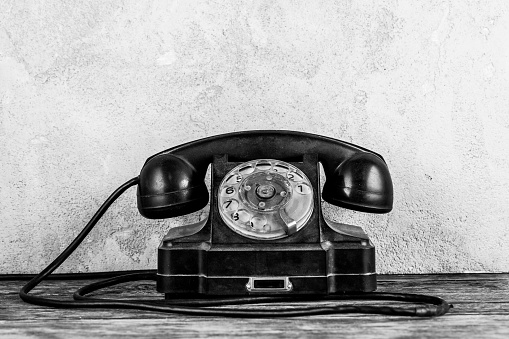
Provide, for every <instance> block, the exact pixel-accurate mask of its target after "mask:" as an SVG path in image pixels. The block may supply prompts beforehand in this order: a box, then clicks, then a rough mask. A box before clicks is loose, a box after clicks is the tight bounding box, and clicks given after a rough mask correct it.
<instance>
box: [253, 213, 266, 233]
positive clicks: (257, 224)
mask: <svg viewBox="0 0 509 339" xmlns="http://www.w3.org/2000/svg"><path fill="white" fill-rule="evenodd" d="M250 223H251V227H252V228H254V229H255V230H258V231H260V230H262V229H263V226H264V225H265V224H267V219H265V217H263V216H256V217H252V218H251V221H250Z"/></svg>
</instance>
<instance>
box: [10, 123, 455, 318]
mask: <svg viewBox="0 0 509 339" xmlns="http://www.w3.org/2000/svg"><path fill="white" fill-rule="evenodd" d="M210 164H212V182H211V187H212V192H211V194H209V192H208V190H207V186H206V185H205V175H206V172H207V168H208V166H209V165H210ZM319 164H321V165H322V166H323V169H324V172H325V176H326V181H325V183H324V185H323V192H322V196H321V197H322V198H323V199H324V200H325V201H327V202H329V203H330V204H333V205H336V206H339V207H343V208H348V209H352V210H356V211H362V212H368V213H387V212H390V211H391V209H392V204H393V187H392V181H391V177H390V174H389V170H388V168H387V165H386V163H385V161H384V159H383V158H382V156H380V155H379V154H376V153H374V152H372V151H369V150H367V149H365V148H362V147H359V146H356V145H353V144H350V143H347V142H343V141H339V140H335V139H332V138H328V137H324V136H319V135H313V134H308V133H302V132H293V131H245V132H237V133H230V134H223V135H218V136H213V137H209V138H205V139H201V140H197V141H192V142H189V143H186V144H183V145H180V146H176V147H173V148H170V149H168V150H165V151H163V152H160V153H158V154H155V155H154V156H152V157H150V158H148V159H147V161H146V162H145V164H144V166H143V168H142V169H141V173H140V175H139V177H137V178H134V179H132V180H130V181H128V182H126V183H125V184H124V185H123V186H121V187H120V188H119V189H117V191H115V192H114V193H113V194H112V195H111V196H110V198H108V200H107V201H106V202H105V203H104V204H103V206H101V208H100V209H99V211H98V212H97V213H96V215H94V217H93V218H92V220H91V221H90V222H89V223H88V224H87V226H86V227H85V229H84V230H83V231H82V233H80V235H79V236H78V237H77V238H76V239H75V241H74V242H73V243H72V244H71V245H70V246H69V247H68V248H67V249H66V250H65V251H64V252H63V253H62V254H61V255H60V256H59V257H58V258H57V259H56V260H55V261H54V262H53V263H52V264H50V265H49V266H48V267H47V268H46V269H45V270H44V271H43V272H41V273H40V274H39V275H38V276H36V277H35V278H34V279H32V281H30V282H29V283H28V284H27V285H26V286H24V287H23V288H22V290H21V292H20V296H21V297H22V298H23V299H24V300H25V301H28V302H33V303H37V304H41V305H50V306H56V307H127V308H141V309H149V310H156V311H166V312H180V313H190V314H216V315H226V316H249V317H252V316H267V315H270V316H291V315H304V314H318V313H345V312H360V313H383V314H407V315H420V316H432V315H441V314H445V313H446V312H447V311H448V309H449V307H450V305H448V304H447V303H446V302H445V301H443V300H442V299H440V298H436V297H428V296H416V295H408V294H404V295H403V294H388V293H374V292H371V291H374V290H375V289H376V271H375V249H374V246H373V244H372V243H371V241H370V240H369V238H368V236H367V235H366V233H365V232H364V231H363V230H362V228H360V227H358V226H352V225H347V224H341V223H336V222H333V221H330V220H327V219H325V218H324V217H323V215H322V210H321V199H320V195H319V191H320V187H321V185H320V182H319V181H320V171H319ZM134 185H138V191H137V200H138V209H139V211H140V213H141V214H142V215H143V216H144V217H146V218H150V219H164V218H172V217H177V216H181V215H185V214H189V213H192V212H195V211H198V210H200V209H202V208H203V207H205V206H206V205H207V204H208V203H209V196H210V214H209V216H208V218H206V219H204V220H202V221H200V222H197V223H194V224H191V225H183V226H177V227H174V228H171V229H170V230H169V231H168V233H167V234H166V236H165V237H164V238H163V240H162V242H161V245H160V246H159V249H158V269H157V272H153V271H145V272H136V273H131V274H127V275H123V276H120V277H114V278H111V279H109V280H107V281H105V282H99V283H95V284H92V285H88V286H86V287H84V288H82V289H80V290H79V291H78V292H77V293H75V295H74V297H75V299H77V300H76V301H72V302H63V303H64V304H65V305H64V304H62V302H60V301H57V300H51V299H46V298H42V297H37V296H34V295H29V292H30V290H31V289H33V288H34V287H35V286H36V285H38V284H39V283H40V282H41V281H42V280H43V279H44V278H45V277H46V276H48V275H49V274H50V273H51V272H53V271H54V270H55V269H56V268H57V267H58V266H59V265H60V264H61V263H62V262H63V261H64V260H65V259H66V258H67V257H68V256H69V255H70V254H71V253H72V251H74V249H75V248H76V247H77V246H78V245H79V244H80V243H81V241H82V240H83V239H84V238H85V237H86V235H87V234H88V232H90V230H91V229H92V228H93V227H94V226H95V224H96V223H97V221H98V220H99V218H100V217H101V216H102V214H103V213H104V212H105V211H106V209H107V208H108V207H109V206H110V205H111V203H113V201H114V200H115V199H116V198H117V197H118V196H120V195H121V194H122V193H123V192H124V191H125V190H126V189H127V188H129V187H131V186H134ZM140 279H149V280H155V281H156V282H157V291H159V292H161V293H164V294H165V302H166V303H165V304H164V306H161V303H160V302H156V304H154V305H152V304H150V305H149V303H148V302H147V301H142V302H139V303H136V302H133V301H123V300H101V299H90V298H88V297H86V296H85V295H86V294H88V293H90V292H93V291H95V290H97V289H99V288H103V287H107V286H111V285H113V284H116V283H120V282H124V281H133V280H140ZM366 292H370V293H366ZM197 297H202V298H206V300H208V304H207V303H205V304H204V301H201V302H200V303H197V304H196V303H194V302H193V301H192V300H194V298H197ZM224 297H228V298H227V299H224ZM233 297H235V298H233ZM182 298H187V301H186V302H184V303H183V302H182ZM221 298H223V299H221ZM232 298H233V299H232ZM311 298H312V299H313V300H317V299H318V300H331V299H332V300H339V299H391V300H404V301H413V302H427V303H431V304H434V305H436V306H434V307H430V306H428V307H427V308H415V309H412V311H408V310H407V309H400V308H387V307H385V308H377V307H360V306H355V307H354V306H350V308H348V307H346V306H335V307H333V308H332V309H331V308H330V307H318V308H316V309H309V308H306V309H304V310H302V311H296V310H293V311H291V312H290V311H278V312H272V313H271V311H264V310H261V311H253V310H244V309H238V310H227V311H225V310H222V309H212V310H211V309H203V308H197V307H196V306H203V305H205V306H211V305H212V306H214V305H224V304H230V303H238V302H239V300H241V301H244V302H248V303H255V302H272V301H284V300H304V301H309V300H311ZM175 300H180V301H179V302H176V301H175ZM189 300H191V301H189ZM191 306H192V307H191ZM324 309H326V310H325V311H324ZM310 310H313V311H310ZM317 310H319V311H317ZM388 310H389V311H388ZM299 312H300V313H299Z"/></svg>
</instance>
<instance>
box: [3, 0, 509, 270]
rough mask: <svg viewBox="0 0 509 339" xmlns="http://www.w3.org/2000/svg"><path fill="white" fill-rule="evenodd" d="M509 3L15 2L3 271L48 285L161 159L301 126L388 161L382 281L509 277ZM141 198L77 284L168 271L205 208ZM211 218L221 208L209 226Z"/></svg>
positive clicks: (332, 211) (91, 243)
mask: <svg viewBox="0 0 509 339" xmlns="http://www.w3.org/2000/svg"><path fill="white" fill-rule="evenodd" d="M508 36H509V2H507V1H503V0H500V1H489V2H485V3H481V2H474V1H461V2H459V1H450V2H447V1H412V2H411V1H399V2H397V1H374V2H372V1H355V2H350V1H322V2H319V1H278V2H276V1H253V2H252V1H242V2H239V1H229V2H228V1H216V2H214V1H120V0H110V1H104V0H101V1H97V0H96V1H94V0H92V1H56V0H48V1H31V2H27V3H22V2H20V1H14V0H10V1H9V0H3V1H1V2H0V116H1V120H0V124H1V125H0V126H1V127H0V154H1V160H0V173H1V175H0V197H1V200H0V201H1V204H0V213H1V227H0V272H1V273H15V272H37V271H39V270H40V269H41V268H42V267H43V266H44V265H45V264H46V263H48V262H49V261H50V260H52V259H53V258H54V257H56V256H57V254H58V253H59V252H60V251H61V250H62V249H64V248H65V246H67V244H68V243H69V242H70V241H71V240H72V239H73V238H74V237H75V236H76V235H77V233H78V232H79V231H80V230H81V228H82V227H83V226H84V224H85V223H86V222H87V221H88V219H89V218H90V217H91V216H92V214H93V213H94V211H95V210H96V209H97V208H98V207H99V206H100V204H101V203H102V202H103V201H104V199H106V197H107V196H108V195H109V194H110V193H111V192H112V191H113V190H114V189H115V188H116V187H117V186H118V185H120V184H121V183H123V182H125V181H126V180H128V179H130V178H132V177H134V176H136V175H137V174H138V173H139V170H140V169H141V166H142V165H143V162H144V161H145V159H146V158H147V157H148V156H150V155H152V154H154V153H156V152H158V151H161V150H163V149H166V148H168V147H170V146H174V145H178V144H180V143H183V142H186V141H190V140H194V139H197V138H202V137H205V136H211V135H214V134H219V133H225V132H232V131H241V130H246V129H290V130H297V131H306V132H311V133H316V134H322V135H326V136H330V137H334V138H338V139H342V140H345V141H348V142H352V143H356V144H359V145H362V146H364V147H366V148H369V149H372V150H374V151H376V152H378V153H380V154H382V155H383V156H384V157H385V159H386V160H387V162H388V165H389V168H390V170H391V173H392V176H393V182H394V187H395V203H394V210H393V211H392V212H391V213H390V214H387V215H370V214H365V213H356V212H351V211H347V210H342V209H338V208H335V207H331V206H326V213H327V215H329V216H330V217H331V218H333V219H334V220H336V221H339V222H349V223H354V224H357V225H360V226H362V227H364V229H365V230H366V231H367V232H368V233H369V234H370V236H371V237H372V239H373V241H374V243H375V245H376V246H377V256H378V271H379V272H381V273H388V272H391V273H409V272H412V273H421V272H422V273H425V272H426V273H427V272H467V271H483V272H485V271H489V272H497V271H505V272H507V271H509V250H508V249H507V244H508V243H509V234H508V224H509V209H508V208H507V206H508V200H509V95H508V93H509V40H508ZM135 196H136V195H135V190H134V189H131V190H129V191H128V192H127V193H126V194H125V195H124V196H123V197H122V198H121V199H119V201H118V202H117V203H116V204H115V205H114V206H113V207H112V209H111V210H110V211H109V212H108V213H107V214H106V215H105V216H104V218H103V220H102V221H101V222H100V223H99V224H98V226H97V228H96V229H95V230H94V231H93V232H92V233H91V234H90V235H89V237H88V238H87V240H86V241H85V242H84V243H83V245H82V247H81V248H80V249H79V250H78V251H77V253H76V254H74V255H73V256H72V257H71V258H70V260H69V261H68V262H67V263H66V264H65V266H64V267H63V269H62V271H89V270H113V269H131V268H154V267H155V265H156V255H155V250H156V247H157V245H158V242H159V241H160V239H161V238H162V236H163V235H164V233H165V232H166V231H167V230H168V228H169V227H171V226H172V225H175V224H178V223H181V222H185V221H189V220H196V218H198V217H199V213H198V214H194V215H191V216H187V217H182V218H178V219H174V220H163V221H150V220H145V219H143V218H142V217H141V216H140V215H139V214H138V212H137V209H136V201H135ZM201 215H204V213H201Z"/></svg>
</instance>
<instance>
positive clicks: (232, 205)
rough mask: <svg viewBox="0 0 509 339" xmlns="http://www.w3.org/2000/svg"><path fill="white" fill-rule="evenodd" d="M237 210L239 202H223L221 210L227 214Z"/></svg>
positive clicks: (232, 200)
mask: <svg viewBox="0 0 509 339" xmlns="http://www.w3.org/2000/svg"><path fill="white" fill-rule="evenodd" d="M238 208H239V202H238V201H237V200H235V199H231V200H226V201H225V202H223V209H225V210H226V211H228V212H232V211H236V210H237V209H238Z"/></svg>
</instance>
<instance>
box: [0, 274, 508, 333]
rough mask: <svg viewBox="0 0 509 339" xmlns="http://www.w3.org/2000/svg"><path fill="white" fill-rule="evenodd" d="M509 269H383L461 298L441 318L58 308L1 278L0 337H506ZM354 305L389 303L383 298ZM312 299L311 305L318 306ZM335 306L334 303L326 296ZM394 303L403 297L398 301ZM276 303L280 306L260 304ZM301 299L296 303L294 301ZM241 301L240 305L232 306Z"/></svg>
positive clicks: (397, 282)
mask: <svg viewBox="0 0 509 339" xmlns="http://www.w3.org/2000/svg"><path fill="white" fill-rule="evenodd" d="M91 282H92V280H85V281H83V280H66V281H48V282H45V283H44V285H43V287H42V288H41V289H38V292H37V294H40V293H41V291H43V294H44V295H45V296H47V297H53V298H58V299H65V298H67V299H68V300H70V299H69V296H71V295H72V293H73V292H74V291H75V290H76V289H77V288H79V287H80V286H82V285H84V284H88V283H91ZM508 282H509V275H508V274H493V275H484V274H482V275H465V276H464V279H462V276H460V275H451V276H448V275H440V276H439V277H437V276H434V275H432V276H427V275H411V276H380V277H379V291H383V292H396V291H397V292H401V293H418V294H429V295H439V296H442V297H444V298H445V299H446V300H448V301H449V302H452V303H453V304H455V308H454V309H452V310H451V312H450V314H448V315H446V316H444V317H438V318H431V319H429V318H409V317H389V316H378V315H358V314H351V315H323V316H311V317H299V318H283V319H281V318H275V319H231V318H222V317H197V316H183V315H176V314H163V313H151V312H145V311H137V310H116V309H114V310H110V309H73V310H69V309H55V308H49V307H39V306H35V305H31V304H26V303H24V302H22V301H21V300H20V299H19V297H18V290H19V288H20V287H21V286H22V285H23V284H24V283H25V282H24V281H0V337H27V336H28V337H54V338H68V337H84V338H85V337H97V336H102V337H119V336H122V337H140V336H148V337H160V336H161V335H164V336H172V337H182V338H189V337H193V338H194V337H200V336H211V337H225V336H236V337H248V336H249V337H252V336H257V337H260V336H263V337H269V338H270V337H278V338H288V337H292V338H293V337H295V336H298V337H301V336H315V335H320V336H328V337H337V336H340V335H341V336H356V337H357V336H360V337H365V338H375V337H376V338H379V337H400V336H403V337H414V336H417V337H442V338H459V337H461V338H465V337H476V336H477V337H483V338H490V337H492V338H497V337H500V338H503V337H509V325H508V324H509V283H508ZM95 295H96V296H98V297H101V298H127V297H131V298H133V297H134V298H139V297H145V298H146V297H149V298H155V299H158V300H162V294H159V293H157V292H156V291H155V284H154V283H153V282H138V283H129V284H123V285H120V286H116V287H112V288H110V289H108V290H106V291H101V292H100V293H97V294H95ZM345 303H347V304H362V305H370V304H371V305H382V304H384V305H385V303H383V302H379V301H354V302H345ZM314 304H315V303H311V304H308V305H314ZM324 304H326V305H330V304H332V302H325V303H324ZM389 304H390V305H401V303H396V302H390V303H389ZM259 306H260V307H263V308H266V309H270V308H273V307H274V305H259ZM296 306H300V304H297V303H290V304H288V305H287V307H290V308H291V307H296ZM229 307H230V308H236V307H238V306H229Z"/></svg>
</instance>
